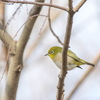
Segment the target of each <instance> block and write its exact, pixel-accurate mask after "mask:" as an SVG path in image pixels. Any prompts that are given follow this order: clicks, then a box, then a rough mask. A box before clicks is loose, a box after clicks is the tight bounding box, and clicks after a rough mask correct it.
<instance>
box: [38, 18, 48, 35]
mask: <svg viewBox="0 0 100 100" xmlns="http://www.w3.org/2000/svg"><path fill="white" fill-rule="evenodd" d="M46 20H47V17H46V18H45V20H44V21H43V24H42V26H41V28H40V32H39V35H40V34H41V32H42V29H43V26H44V25H45V22H46Z"/></svg>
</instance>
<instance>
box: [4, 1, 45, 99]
mask: <svg viewBox="0 0 100 100" xmlns="http://www.w3.org/2000/svg"><path fill="white" fill-rule="evenodd" d="M36 2H44V0H36ZM41 8H42V6H37V5H35V6H34V7H33V8H32V9H31V11H30V15H29V17H30V16H33V15H35V14H39V13H40V11H41ZM36 19H37V17H33V18H32V19H31V20H28V22H27V23H26V25H25V27H24V29H23V32H22V35H21V37H20V39H19V41H18V43H17V44H16V42H15V43H13V45H12V46H13V48H14V49H13V50H14V51H13V52H12V51H11V53H10V55H11V59H10V68H9V71H8V77H7V83H6V89H5V94H4V99H3V100H15V98H16V92H17V87H18V82H19V77H20V72H21V70H22V67H23V64H22V60H23V52H24V49H25V46H26V44H27V42H28V39H29V36H30V33H31V31H32V28H33V26H34V24H35V21H36Z"/></svg>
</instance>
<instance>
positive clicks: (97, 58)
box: [66, 53, 100, 100]
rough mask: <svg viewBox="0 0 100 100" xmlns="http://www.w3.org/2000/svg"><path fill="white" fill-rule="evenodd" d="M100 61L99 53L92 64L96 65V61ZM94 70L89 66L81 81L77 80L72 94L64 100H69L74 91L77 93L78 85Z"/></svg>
mask: <svg viewBox="0 0 100 100" xmlns="http://www.w3.org/2000/svg"><path fill="white" fill-rule="evenodd" d="M99 60H100V53H99V54H97V56H96V57H95V59H94V61H93V64H95V65H96V64H97V63H98V61H99ZM93 70H94V68H93V67H91V66H90V68H89V69H88V70H87V71H86V73H85V74H84V75H83V76H82V77H81V79H80V80H79V82H78V83H77V84H76V86H75V87H74V89H73V90H72V92H71V93H70V94H69V96H68V97H67V98H66V100H70V99H71V97H72V96H73V95H74V93H75V91H77V89H78V88H79V87H80V85H81V84H82V82H83V81H84V80H85V79H86V78H87V76H88V75H89V74H90V73H91V72H92V71H93Z"/></svg>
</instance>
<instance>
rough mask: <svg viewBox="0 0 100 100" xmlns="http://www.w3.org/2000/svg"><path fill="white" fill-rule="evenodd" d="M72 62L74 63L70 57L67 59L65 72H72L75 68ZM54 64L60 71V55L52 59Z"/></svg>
mask: <svg viewBox="0 0 100 100" xmlns="http://www.w3.org/2000/svg"><path fill="white" fill-rule="evenodd" d="M73 62H74V59H73V58H71V57H68V64H67V70H72V69H74V68H75V67H76V66H77V65H76V64H75V63H73ZM54 63H55V64H56V65H57V66H58V68H60V69H61V67H62V55H61V53H58V54H57V56H56V57H55V59H54Z"/></svg>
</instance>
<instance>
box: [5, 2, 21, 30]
mask: <svg viewBox="0 0 100 100" xmlns="http://www.w3.org/2000/svg"><path fill="white" fill-rule="evenodd" d="M21 6H22V4H20V5H19V7H18V8H17V9H16V11H15V12H14V13H13V14H12V16H11V17H10V18H9V19H8V21H7V23H6V25H5V29H6V28H7V26H8V25H9V24H10V22H11V21H12V19H13V18H14V16H15V14H16V13H17V11H18V10H19V9H20V7H21Z"/></svg>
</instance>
